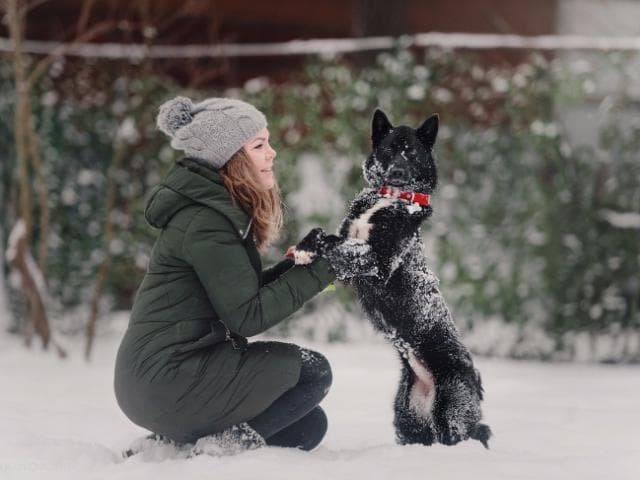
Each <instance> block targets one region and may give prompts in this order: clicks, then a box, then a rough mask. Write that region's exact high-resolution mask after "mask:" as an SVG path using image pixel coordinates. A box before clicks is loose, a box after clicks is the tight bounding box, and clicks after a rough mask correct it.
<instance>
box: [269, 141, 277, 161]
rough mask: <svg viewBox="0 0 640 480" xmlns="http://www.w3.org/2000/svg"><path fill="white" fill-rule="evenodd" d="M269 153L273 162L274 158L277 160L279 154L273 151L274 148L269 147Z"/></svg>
mask: <svg viewBox="0 0 640 480" xmlns="http://www.w3.org/2000/svg"><path fill="white" fill-rule="evenodd" d="M269 153H270V156H271V159H272V160H273V159H274V158H276V155H277V152H276V151H275V150H274V149H273V147H272V146H271V145H269Z"/></svg>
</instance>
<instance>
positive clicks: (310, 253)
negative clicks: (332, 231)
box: [290, 228, 326, 265]
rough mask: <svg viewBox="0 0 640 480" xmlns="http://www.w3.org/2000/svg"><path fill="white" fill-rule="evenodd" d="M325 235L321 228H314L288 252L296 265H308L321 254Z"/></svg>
mask: <svg viewBox="0 0 640 480" xmlns="http://www.w3.org/2000/svg"><path fill="white" fill-rule="evenodd" d="M325 237H326V233H324V230H322V229H321V228H314V229H312V230H311V231H310V232H309V233H307V234H306V235H305V236H304V238H303V239H302V240H300V242H299V243H298V244H297V245H296V246H295V247H294V248H293V249H292V251H290V253H291V254H293V260H294V263H295V264H296V265H308V264H309V263H311V262H313V260H314V259H315V258H316V257H317V256H318V255H320V254H321V253H322V250H323V245H324V238H325Z"/></svg>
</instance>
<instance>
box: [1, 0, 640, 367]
mask: <svg viewBox="0 0 640 480" xmlns="http://www.w3.org/2000/svg"><path fill="white" fill-rule="evenodd" d="M0 7H1V8H2V10H1V14H2V19H3V21H2V24H1V25H0V250H2V252H4V254H3V255H2V256H0V266H1V267H2V268H1V269H0V273H1V275H0V328H1V329H2V335H5V336H10V337H11V338H14V339H15V342H22V341H25V342H27V343H28V344H31V343H32V344H33V345H34V346H38V345H40V344H45V345H47V346H49V348H57V349H58V350H59V352H60V353H61V354H64V353H63V352H64V350H65V348H64V345H65V344H69V343H78V342H85V343H86V352H85V353H86V355H87V356H89V355H90V352H91V348H92V342H93V339H94V338H95V337H96V336H97V338H100V335H101V332H105V331H108V330H109V329H110V328H116V327H115V326H114V324H116V323H118V319H120V320H119V321H120V322H122V319H123V318H124V319H125V320H124V321H126V316H127V315H126V312H127V311H128V310H129V309H130V308H131V305H132V302H133V298H134V296H135V292H136V289H137V287H138V284H139V282H140V281H141V279H142V276H143V275H144V273H145V270H146V267H147V262H148V259H149V253H150V250H151V247H152V245H153V242H154V239H155V237H156V235H157V231H154V230H153V229H152V228H151V227H149V226H148V225H147V224H146V223H145V221H144V218H143V209H144V202H145V196H146V194H147V193H148V192H149V191H150V190H151V188H152V187H153V186H154V185H156V184H157V183H158V182H159V181H160V180H161V179H162V177H163V175H164V174H165V173H166V172H167V171H168V170H169V168H170V167H171V165H172V164H173V162H174V161H175V160H176V159H177V158H179V154H178V153H177V152H175V151H173V150H172V149H171V148H170V147H169V143H168V141H167V138H166V137H165V136H164V135H163V134H162V133H160V132H159V131H158V130H157V129H156V127H155V116H156V113H157V108H158V106H159V105H160V104H161V103H162V102H163V101H165V100H167V99H169V98H171V97H173V96H175V95H176V94H183V95H188V96H191V97H192V98H194V99H196V100H200V99H204V98H206V97H210V96H233V97H237V98H241V99H243V100H245V101H248V102H250V103H253V104H255V105H256V106H257V107H258V108H259V109H261V110H262V111H264V112H265V114H266V115H267V117H268V119H269V128H270V131H271V135H272V139H273V142H272V144H273V146H274V148H276V150H277V151H278V158H277V176H278V178H279V182H280V186H281V189H282V191H283V194H284V197H285V200H286V207H287V208H286V223H285V229H284V231H283V235H282V238H281V239H280V241H279V243H278V244H277V245H275V246H274V247H273V248H272V249H271V250H270V251H269V252H268V254H267V256H266V257H265V258H264V263H265V264H269V263H273V262H275V261H277V260H279V259H280V258H281V257H282V253H283V252H284V250H285V249H286V246H287V245H290V244H294V243H296V241H297V240H298V239H299V238H300V237H301V236H302V235H304V233H306V231H307V230H308V229H309V228H310V227H312V226H322V227H325V228H327V229H329V230H334V229H335V228H336V227H337V225H338V224H339V222H340V220H341V219H342V216H343V215H344V214H345V211H346V208H347V205H348V202H349V201H350V200H351V198H353V196H354V195H355V194H356V192H358V191H359V190H360V189H361V188H363V187H364V182H363V179H362V171H361V164H362V161H363V160H364V158H365V157H366V155H367V154H368V151H369V135H370V119H371V116H372V113H373V111H374V109H375V108H376V107H381V108H382V109H384V110H385V112H387V114H388V115H389V118H390V119H391V121H392V122H393V123H394V124H409V125H413V126H417V125H419V124H420V123H421V121H422V120H423V119H424V118H425V117H426V116H427V115H430V114H431V113H433V112H438V113H439V115H440V121H441V129H440V133H439V137H438V141H437V143H436V149H435V152H436V157H437V159H438V162H439V169H440V170H439V171H440V179H441V181H440V185H439V189H438V191H437V192H436V194H435V196H434V198H433V205H434V210H435V214H434V215H433V217H432V218H431V219H430V221H429V222H427V223H426V224H425V225H424V227H423V235H424V241H425V245H426V254H427V257H428V259H429V262H430V264H431V265H432V268H433V270H434V271H435V273H436V274H437V275H438V276H439V277H440V281H441V283H440V287H441V290H442V292H443V294H444V296H445V298H446V299H447V301H448V303H449V306H450V308H451V309H452V311H453V313H454V315H455V317H456V320H457V323H458V325H459V327H460V329H461V330H462V332H463V333H464V336H465V340H466V342H467V343H468V344H469V345H470V346H471V347H472V349H473V350H474V352H476V353H479V354H486V355H496V356H508V357H516V358H535V359H546V360H579V361H598V362H616V363H617V362H639V361H640V268H639V267H640V153H639V152H640V115H639V113H640V22H638V21H637V20H638V18H640V2H639V1H635V0H536V1H534V0H482V1H480V0H459V1H456V2H451V1H447V0H395V1H393V0H391V1H388V0H387V1H382V0H349V1H337V0H328V1H324V2H299V1H294V0H280V1H278V2H254V1H249V0H233V1H231V0H215V1H214V0H201V1H197V0H181V1H173V0H155V1H153V2H152V1H150V0H144V1H123V0H95V1H92V0H85V1H80V0H43V1H40V0H31V1H18V0H2V1H1V2H0ZM434 32H442V35H439V34H434ZM118 312H119V313H118ZM121 327H122V325H120V326H119V328H121ZM275 332H276V333H277V334H278V335H283V336H304V337H307V338H310V339H313V340H317V341H344V342H357V341H363V340H366V339H367V338H370V337H371V336H373V335H374V333H372V331H371V329H370V327H369V326H368V323H367V320H366V319H365V318H364V316H363V314H362V312H361V311H360V309H359V306H358V305H357V302H356V300H355V298H354V296H353V294H352V293H351V292H350V291H349V290H348V289H346V288H343V287H341V286H338V289H337V291H336V292H325V293H323V294H321V295H319V296H318V297H317V298H316V299H314V301H312V302H310V303H308V304H307V305H306V306H305V308H304V309H303V311H301V312H299V313H298V314H296V315H295V316H294V317H293V318H292V319H290V320H288V321H286V322H284V323H283V324H281V325H279V326H278V327H276V330H275Z"/></svg>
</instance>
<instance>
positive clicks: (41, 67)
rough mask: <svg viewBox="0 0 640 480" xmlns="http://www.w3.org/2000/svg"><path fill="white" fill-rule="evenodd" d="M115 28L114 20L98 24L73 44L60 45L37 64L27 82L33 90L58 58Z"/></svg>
mask: <svg viewBox="0 0 640 480" xmlns="http://www.w3.org/2000/svg"><path fill="white" fill-rule="evenodd" d="M114 26H115V22H114V21H113V20H108V21H104V22H101V23H98V24H96V25H94V26H93V27H91V28H90V29H89V30H87V31H86V32H84V33H83V34H82V35H80V36H79V37H78V38H76V39H75V40H74V41H73V42H71V43H64V44H60V46H59V47H58V48H56V49H55V50H54V51H53V52H51V53H50V54H49V55H47V56H46V57H45V58H43V59H42V60H40V61H39V62H38V63H37V65H36V66H35V67H34V68H33V70H32V71H31V73H30V74H29V76H28V77H27V82H28V86H29V88H31V87H32V86H33V85H34V84H35V83H36V82H37V81H38V80H39V79H40V77H41V76H42V75H43V74H44V72H46V70H47V69H48V68H49V66H50V65H51V64H52V63H53V62H54V61H55V60H56V59H57V58H58V57H60V56H62V55H64V54H65V52H66V51H68V50H69V49H70V48H73V47H74V46H75V45H76V44H78V43H81V42H88V41H90V40H92V39H94V38H96V37H98V36H100V35H102V34H103V33H106V32H108V31H109V30H111V29H113V27H114Z"/></svg>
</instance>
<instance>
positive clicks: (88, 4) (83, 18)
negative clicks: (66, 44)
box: [76, 0, 95, 38]
mask: <svg viewBox="0 0 640 480" xmlns="http://www.w3.org/2000/svg"><path fill="white" fill-rule="evenodd" d="M94 3H95V0H86V1H85V2H83V3H82V10H81V11H80V16H79V17H78V23H77V24H76V38H78V37H79V36H80V35H82V33H83V32H84V31H85V30H86V29H87V23H88V22H89V17H90V16H91V9H92V8H93V4H94Z"/></svg>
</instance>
